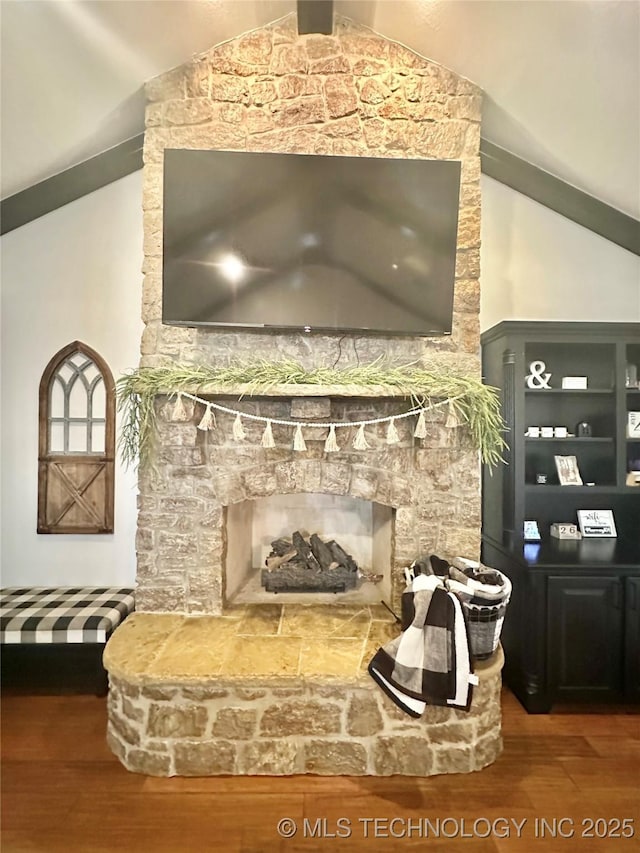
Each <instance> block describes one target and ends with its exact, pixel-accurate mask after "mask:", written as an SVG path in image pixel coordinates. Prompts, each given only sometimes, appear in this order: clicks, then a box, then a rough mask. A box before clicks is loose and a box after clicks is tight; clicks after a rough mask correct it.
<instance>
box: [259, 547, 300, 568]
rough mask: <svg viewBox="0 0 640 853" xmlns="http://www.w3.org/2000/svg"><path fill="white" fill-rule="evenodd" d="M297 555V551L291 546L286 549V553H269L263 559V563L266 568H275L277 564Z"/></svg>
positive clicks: (282, 563) (286, 561)
mask: <svg viewBox="0 0 640 853" xmlns="http://www.w3.org/2000/svg"><path fill="white" fill-rule="evenodd" d="M297 556H298V552H297V551H296V549H295V548H291V547H290V549H289V550H288V551H287V553H286V554H282V555H280V556H279V555H278V554H269V556H268V557H267V559H266V560H265V565H266V567H267V568H268V569H277V568H278V566H282V565H284V564H285V563H288V562H289V561H290V560H293V558H294V557H297Z"/></svg>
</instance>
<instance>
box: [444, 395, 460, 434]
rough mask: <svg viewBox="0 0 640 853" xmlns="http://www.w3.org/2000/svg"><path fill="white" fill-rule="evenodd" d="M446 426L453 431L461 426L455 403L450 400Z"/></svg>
mask: <svg viewBox="0 0 640 853" xmlns="http://www.w3.org/2000/svg"><path fill="white" fill-rule="evenodd" d="M445 426H446V427H449V428H450V429H453V428H454V427H457V426H460V420H459V418H458V411H457V409H456V406H455V403H454V402H453V400H449V406H448V411H447V420H446V421H445Z"/></svg>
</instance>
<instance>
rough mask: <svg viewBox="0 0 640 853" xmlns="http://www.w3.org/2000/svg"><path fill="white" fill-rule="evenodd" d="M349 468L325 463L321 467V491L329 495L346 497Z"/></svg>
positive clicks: (344, 465)
mask: <svg viewBox="0 0 640 853" xmlns="http://www.w3.org/2000/svg"><path fill="white" fill-rule="evenodd" d="M350 478H351V468H350V466H349V465H347V464H342V463H340V462H325V463H324V464H323V465H322V476H321V490H322V491H323V492H325V493H326V494H331V495H346V494H348V492H349V480H350Z"/></svg>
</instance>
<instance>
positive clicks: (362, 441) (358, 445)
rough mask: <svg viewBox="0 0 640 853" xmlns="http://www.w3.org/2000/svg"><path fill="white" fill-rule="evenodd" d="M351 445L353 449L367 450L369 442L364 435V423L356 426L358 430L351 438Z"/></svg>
mask: <svg viewBox="0 0 640 853" xmlns="http://www.w3.org/2000/svg"><path fill="white" fill-rule="evenodd" d="M353 447H354V450H368V449H369V443H368V442H367V439H366V438H365V435H364V424H360V426H359V427H358V431H357V433H356V435H355V438H354V439H353Z"/></svg>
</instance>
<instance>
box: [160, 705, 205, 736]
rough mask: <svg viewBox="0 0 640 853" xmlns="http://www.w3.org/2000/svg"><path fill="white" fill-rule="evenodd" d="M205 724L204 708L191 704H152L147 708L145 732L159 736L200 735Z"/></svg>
mask: <svg viewBox="0 0 640 853" xmlns="http://www.w3.org/2000/svg"><path fill="white" fill-rule="evenodd" d="M206 725H207V711H206V708H202V707H196V706H192V705H177V704H171V705H158V704H152V705H151V707H150V708H149V719H148V721H147V734H148V735H150V736H151V737H159V738H165V737H170V738H188V737H201V736H202V735H203V734H204V731H205V728H206Z"/></svg>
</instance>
